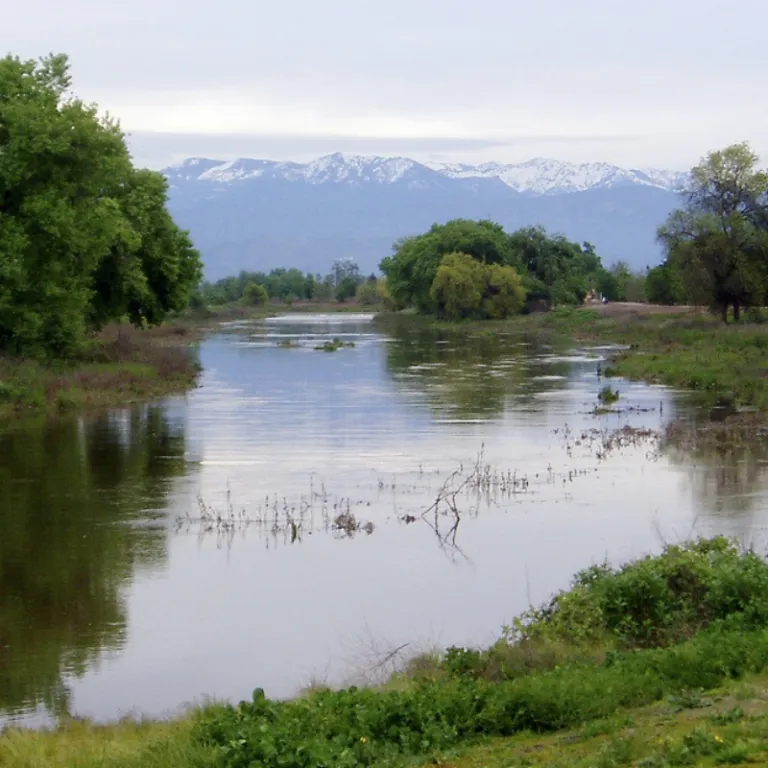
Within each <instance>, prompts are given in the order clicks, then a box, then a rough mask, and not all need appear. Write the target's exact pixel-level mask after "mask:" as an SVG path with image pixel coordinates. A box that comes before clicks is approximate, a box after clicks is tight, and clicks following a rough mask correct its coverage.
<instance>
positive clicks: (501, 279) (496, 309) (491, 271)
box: [483, 264, 525, 320]
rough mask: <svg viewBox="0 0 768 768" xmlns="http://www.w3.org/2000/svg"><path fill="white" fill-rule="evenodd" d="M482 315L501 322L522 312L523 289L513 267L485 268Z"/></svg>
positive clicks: (498, 265)
mask: <svg viewBox="0 0 768 768" xmlns="http://www.w3.org/2000/svg"><path fill="white" fill-rule="evenodd" d="M485 280H486V285H485V298H484V299H483V314H484V315H485V316H486V317H488V318H490V319H492V320H503V319H504V318H505V317H510V316H512V315H516V314H518V313H519V312H521V311H522V309H523V305H524V304H525V288H524V287H523V283H522V280H521V279H520V276H519V275H518V273H517V271H516V270H515V269H514V268H513V267H504V266H502V265H501V264H491V265H489V266H487V267H485Z"/></svg>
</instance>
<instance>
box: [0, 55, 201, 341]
mask: <svg viewBox="0 0 768 768" xmlns="http://www.w3.org/2000/svg"><path fill="white" fill-rule="evenodd" d="M69 87H70V78H69V72H68V63H67V59H66V57H65V56H63V55H58V56H49V57H48V58H46V59H43V60H42V61H39V62H35V61H22V60H20V59H18V58H14V57H11V56H8V57H6V58H4V59H0V349H5V350H7V351H10V352H14V353H45V354H50V355H62V354H66V353H69V352H71V351H72V350H73V349H75V348H76V347H77V346H78V345H79V344H80V343H81V342H82V341H83V339H84V337H85V334H86V332H87V331H88V330H89V329H90V328H91V327H94V326H96V327H98V326H99V325H100V324H102V323H103V322H105V321H106V320H108V319H112V318H117V317H120V316H122V315H124V314H128V315H130V316H131V319H133V320H134V321H136V322H143V321H146V322H149V323H153V322H158V321H159V320H161V319H162V316H163V314H164V313H165V312H166V311H168V310H169V309H180V308H182V307H183V306H184V305H185V303H186V301H187V298H188V295H189V292H190V291H191V289H192V287H193V286H194V284H195V283H196V282H197V281H198V280H199V268H200V267H199V256H198V254H197V253H196V252H195V251H194V249H192V247H191V244H190V243H189V240H188V238H187V237H186V235H185V234H184V233H182V232H180V231H179V230H178V229H177V228H176V227H175V225H174V224H173V222H172V221H171V219H170V217H169V216H168V214H167V212H166V210H165V182H164V180H163V179H162V177H161V176H160V175H159V174H155V173H151V172H149V171H136V170H134V169H133V167H132V165H131V161H130V156H129V154H128V151H127V149H126V146H125V141H124V138H123V135H122V133H121V131H120V129H119V127H118V125H117V124H116V123H114V122H113V121H111V120H109V119H106V118H104V119H102V118H99V116H98V114H97V111H96V107H95V106H92V105H86V104H84V103H82V102H81V101H79V100H77V99H75V98H73V97H71V96H70V95H69Z"/></svg>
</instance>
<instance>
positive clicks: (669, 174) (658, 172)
mask: <svg viewBox="0 0 768 768" xmlns="http://www.w3.org/2000/svg"><path fill="white" fill-rule="evenodd" d="M201 167H202V168H203V170H202V172H200V173H197V174H196V171H197V170H198V169H200V168H201ZM163 173H164V174H165V176H166V178H168V180H169V182H170V183H171V185H174V184H179V183H184V182H190V181H200V182H204V183H211V184H230V183H238V182H244V181H249V180H253V179H256V178H263V177H266V178H269V179H272V180H277V179H282V180H285V181H291V182H296V181H303V182H305V183H308V184H313V185H315V184H326V183H347V184H352V185H359V184H364V183H374V184H395V183H405V184H408V185H410V186H411V187H418V186H424V185H429V184H430V183H435V182H436V181H437V179H436V178H435V177H434V176H433V175H432V174H436V175H437V176H438V177H443V178H448V179H499V180H500V181H501V182H502V183H503V184H505V185H506V186H507V187H509V188H510V189H512V190H514V191H516V192H519V193H521V194H529V195H537V196H538V195H557V194H572V193H574V192H584V191H587V190H589V189H598V188H611V187H615V186H624V185H633V184H635V185H640V186H649V187H655V188H658V189H664V190H666V191H671V192H674V191H677V190H678V189H680V188H681V186H682V185H683V184H684V183H685V180H686V178H687V174H685V173H682V172H678V171H670V170H663V169H659V168H622V167H620V166H616V165H612V164H610V163H602V162H593V163H573V162H567V161H561V160H552V159H548V158H542V157H538V158H532V159H530V160H526V161H525V162H521V163H497V162H485V163H481V164H479V165H472V164H469V163H442V162H441V163H437V162H425V163H421V162H418V161H416V160H412V159H411V158H408V157H381V156H377V155H347V154H344V153H341V152H335V153H333V154H330V155H324V156H321V157H318V158H316V159H314V160H310V161H308V162H306V163H299V162H296V161H279V160H262V159H257V158H239V159H237V160H226V161H223V160H216V159H213V158H200V157H197V158H189V159H188V160H184V161H182V162H181V163H179V164H177V165H174V166H170V167H168V168H165V169H164V170H163Z"/></svg>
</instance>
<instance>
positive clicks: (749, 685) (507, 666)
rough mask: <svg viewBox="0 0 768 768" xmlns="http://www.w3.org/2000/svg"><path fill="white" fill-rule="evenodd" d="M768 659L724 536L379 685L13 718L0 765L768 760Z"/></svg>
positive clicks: (752, 593)
mask: <svg viewBox="0 0 768 768" xmlns="http://www.w3.org/2000/svg"><path fill="white" fill-rule="evenodd" d="M766 671H768V564H766V562H765V561H764V560H763V559H762V558H760V557H758V556H757V555H754V554H751V553H743V552H740V551H739V550H737V549H736V548H735V547H734V546H733V545H731V544H729V543H728V542H727V541H725V540H723V539H715V540H711V541H702V542H698V543H695V544H690V545H685V546H679V547H668V548H667V549H666V550H665V552H664V553H663V554H662V555H660V556H657V557H649V558H645V559H642V560H639V561H637V562H634V563H631V564H629V565H627V566H624V567H621V568H618V569H613V568H609V567H608V566H606V565H600V566H595V567H591V568H589V569H587V570H585V571H583V572H581V573H579V574H577V576H576V578H575V579H574V582H573V585H572V587H571V588H570V589H569V590H567V591H565V592H563V593H561V594H559V595H557V596H555V597H554V598H553V599H552V600H551V601H550V602H549V603H547V604H545V605H543V606H541V607H540V608H538V609H531V610H530V611H528V612H527V613H526V614H524V615H522V616H520V617H518V618H517V619H516V620H515V621H513V622H512V624H511V625H510V627H508V628H506V629H505V631H504V633H503V636H502V638H501V639H500V640H499V641H498V642H497V643H496V644H495V645H494V646H492V647H491V648H488V649H485V650H475V649H467V648H451V649H448V650H447V651H446V652H445V654H443V655H442V656H440V657H433V656H430V657H424V658H420V659H413V660H411V662H410V663H409V664H407V665H406V666H405V667H404V669H403V671H402V672H401V673H400V674H399V675H398V676H397V677H396V678H394V679H393V680H392V681H391V682H390V684H389V685H387V686H386V687H385V688H384V689H382V690H366V689H356V688H350V689H346V690H343V691H331V690H316V691H314V692H312V693H310V694H308V695H307V696H305V697H302V698H299V699H296V700H293V701H288V702H278V701H270V700H268V699H266V698H265V697H264V695H263V693H262V692H261V691H259V690H256V691H254V695H253V697H252V699H251V700H250V701H247V702H241V703H240V705H238V706H228V705H226V706H223V705H212V706H208V707H206V708H204V709H202V710H200V711H197V712H194V713H191V714H189V715H188V716H186V717H184V718H182V719H180V720H178V721H175V722H172V723H157V724H135V723H130V722H126V723H122V724H118V725H114V726H106V727H95V726H91V725H88V724H85V723H70V724H67V725H64V726H62V727H61V728H59V729H57V730H55V731H51V732H47V733H37V732H30V731H8V732H7V733H5V734H3V735H2V736H1V737H0V765H14V766H21V767H23V768H25V767H26V766H33V765H34V766H40V767H41V768H46V766H54V765H56V766H62V767H63V768H68V767H69V766H78V767H79V768H90V767H91V766H103V767H104V768H109V767H111V766H122V767H123V768H129V767H132V766H150V768H151V767H152V766H156V765H157V766H159V765H173V766H179V768H185V766H190V767H191V766H197V767H198V768H200V767H201V766H220V767H221V768H245V767H246V766H265V767H270V766H275V768H277V766H296V767H297V768H302V767H305V768H309V767H310V766H313V767H315V766H342V767H343V766H350V767H351V766H358V765H381V766H385V765H389V766H404V765H418V764H443V765H456V766H460V765H467V766H470V765H488V766H494V765H499V766H501V765H505V766H508V765H563V766H570V765H599V766H613V765H629V764H640V763H639V762H638V761H640V760H641V759H646V758H647V759H649V760H651V762H646V763H643V764H644V765H658V766H666V765H707V764H737V763H744V762H747V761H749V760H752V761H759V760H763V759H765V758H766V746H768V742H767V741H766V736H768V719H766V718H764V717H763V714H764V713H765V712H766V711H768V704H766V700H767V699H768V693H766V688H765V673H766ZM547 734H551V735H547Z"/></svg>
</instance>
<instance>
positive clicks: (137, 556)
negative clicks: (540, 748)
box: [0, 315, 764, 720]
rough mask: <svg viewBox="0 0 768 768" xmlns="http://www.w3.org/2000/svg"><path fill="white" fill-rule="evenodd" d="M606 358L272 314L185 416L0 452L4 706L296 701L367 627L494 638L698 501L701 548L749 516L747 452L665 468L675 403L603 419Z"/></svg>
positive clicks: (101, 425)
mask: <svg viewBox="0 0 768 768" xmlns="http://www.w3.org/2000/svg"><path fill="white" fill-rule="evenodd" d="M334 337H338V338H340V339H342V340H344V341H353V342H354V343H355V346H354V347H343V348H341V349H339V350H338V351H335V352H332V353H325V352H321V351H316V350H315V347H317V346H322V344H323V342H324V341H327V340H328V339H331V338H334ZM606 352H607V350H600V349H593V350H576V351H573V350H571V351H566V352H565V353H564V354H563V353H561V352H560V351H558V350H552V349H548V348H546V347H544V346H542V345H540V344H537V343H536V340H535V339H525V338H521V337H515V336H513V335H493V334H482V333H477V332H474V331H472V332H471V334H470V335H467V334H462V333H451V334H448V333H445V332H444V331H434V330H433V329H426V328H424V327H421V328H419V327H416V326H413V325H410V326H403V327H401V328H398V329H395V330H394V331H393V332H392V333H382V332H379V331H378V330H377V329H376V328H375V327H373V326H372V325H371V323H370V318H363V317H355V316H348V315H346V316H345V315H339V316H327V317H317V316H313V317H291V318H283V319H280V318H274V319H270V320H269V321H266V322H264V323H259V324H248V323H244V324H233V325H231V326H228V327H225V328H223V329H222V331H221V332H220V333H217V334H215V335H212V336H211V337H209V338H208V339H206V340H205V342H204V343H203V344H202V345H201V349H200V355H201V362H202V363H203V366H204V373H203V377H202V382H201V383H202V386H201V387H200V388H198V389H196V390H194V391H193V392H191V393H190V394H189V396H188V397H187V398H181V399H174V400H172V401H166V402H164V403H163V404H160V405H157V406H154V407H149V408H139V409H132V410H129V411H115V412H113V413H111V414H108V415H103V416H99V417H96V418H92V419H91V418H89V419H83V420H80V421H64V422H60V423H58V424H49V425H38V426H35V427H28V428H25V429H23V430H19V431H17V432H15V433H8V434H5V435H2V436H0V531H2V538H0V712H2V711H5V712H9V711H10V712H21V711H25V710H30V709H31V708H34V707H35V706H38V707H40V708H41V709H42V708H44V707H47V708H48V709H49V710H50V711H51V712H53V713H60V712H63V711H67V710H69V711H71V712H72V713H74V714H78V715H86V716H91V717H94V718H97V719H100V720H104V719H112V718H115V717H119V716H120V715H121V714H123V713H125V712H126V711H128V710H131V709H133V708H135V710H136V711H138V712H141V713H146V714H148V715H163V714H166V713H167V712H168V711H169V710H171V711H172V710H173V708H175V707H177V706H179V705H180V704H182V703H184V702H190V701H194V700H196V699H199V698H200V697H203V696H214V697H219V698H223V699H239V698H242V697H247V696H248V694H249V692H250V691H251V690H252V689H253V688H254V687H255V686H257V685H258V686H260V687H263V688H264V689H265V690H266V691H267V693H268V694H269V695H270V696H291V695H293V694H295V693H296V691H297V690H298V689H299V688H300V687H301V686H302V685H305V684H306V683H307V681H308V680H309V679H310V678H311V677H313V676H317V677H320V678H322V679H327V680H328V682H330V683H333V684H335V683H341V682H344V680H345V676H346V674H347V673H348V672H349V658H350V653H349V649H348V648H345V645H347V644H348V643H349V641H350V638H352V637H355V636H359V635H360V633H361V632H366V633H370V636H372V637H374V636H375V637H377V638H381V637H386V638H391V639H392V640H393V643H394V644H395V645H399V644H402V643H406V644H409V645H410V646H411V647H413V646H415V645H417V644H420V643H425V644H431V643H434V644H437V645H442V646H444V645H449V644H469V643H486V642H491V641H493V640H494V639H495V637H496V636H497V634H498V631H499V628H500V627H501V625H502V624H503V623H505V622H508V621H509V619H510V618H512V617H513V616H514V615H516V614H517V613H519V612H520V611H521V610H523V609H525V608H526V607H527V606H528V605H529V603H530V602H531V601H533V602H535V603H538V602H540V601H542V600H545V599H546V598H547V597H548V596H549V595H550V594H551V593H552V592H553V591H555V590H557V589H560V588H562V587H564V586H565V585H567V583H568V581H569V579H570V578H571V576H572V575H573V573H574V572H575V571H577V570H579V569H581V568H583V567H585V566H587V565H589V564H590V562H599V561H601V560H602V559H603V558H605V557H606V556H607V557H609V558H610V559H611V560H614V561H621V560H624V559H627V558H630V557H634V556H639V555H641V554H644V553H646V552H648V551H652V550H654V549H655V548H658V547H660V546H661V543H662V539H661V538H660V536H659V533H660V532H661V534H663V535H664V536H665V537H666V538H668V539H669V538H674V537H675V536H687V535H690V533H691V532H692V530H693V524H694V523H695V521H696V520H697V518H698V516H700V514H701V511H702V509H703V508H704V505H705V504H710V505H714V504H715V502H714V501H713V499H716V498H719V499H720V501H719V502H717V506H715V507H713V508H716V509H717V511H718V515H719V517H717V516H714V515H711V516H710V521H711V526H710V527H711V530H712V531H726V532H727V531H728V530H730V528H729V527H731V528H732V527H734V526H735V525H736V522H735V521H739V520H740V519H744V525H745V526H746V525H748V524H750V523H749V522H748V521H746V517H747V516H748V514H750V513H749V512H747V511H746V510H748V509H753V510H754V515H755V517H754V520H752V521H751V523H756V522H758V521H759V514H760V509H761V507H760V505H758V504H757V503H755V502H754V501H753V502H750V503H749V504H747V503H746V502H744V501H743V499H740V496H741V495H743V494H749V493H755V494H756V493H760V492H761V489H764V485H761V483H762V482H763V481H762V479H761V478H762V474H761V473H762V465H761V464H760V461H762V460H764V455H763V454H761V455H760V456H756V464H753V465H751V466H752V468H751V469H749V470H746V469H745V468H744V466H745V465H744V464H743V463H739V462H740V461H741V460H737V461H736V463H735V464H734V465H733V466H732V467H731V465H729V464H727V463H726V464H725V465H724V464H723V460H722V459H720V460H719V463H717V462H715V463H713V464H712V465H711V468H710V464H709V463H708V461H709V459H707V458H706V457H704V456H701V457H695V458H694V461H693V464H691V460H690V459H689V458H685V457H680V458H678V459H675V461H672V460H670V457H669V456H667V455H664V454H661V455H659V453H658V451H657V450H656V448H657V444H656V441H655V431H656V430H659V429H662V428H663V427H664V425H665V423H666V422H667V421H669V420H673V419H675V418H676V417H677V416H679V415H680V413H688V412H690V411H691V406H690V403H688V402H687V401H686V400H685V398H683V397H681V396H679V395H678V394H676V393H672V392H669V391H668V390H665V389H663V388H653V387H647V386H645V385H642V384H638V383H630V382H619V383H618V384H615V386H617V387H618V388H619V389H620V390H621V398H620V401H619V403H618V404H617V405H618V410H617V412H612V413H604V414H601V415H596V414H595V413H594V412H593V409H594V406H595V405H596V403H597V393H598V391H599V389H600V387H601V386H602V385H603V384H604V383H605V382H604V381H601V380H600V379H599V378H598V375H597V369H598V365H597V358H598V357H600V356H601V355H604V354H606ZM662 403H663V413H662V409H661V407H660V405H661V404H662ZM617 430H618V431H617ZM185 451H186V456H190V455H192V456H194V457H195V459H196V460H195V461H194V462H192V461H189V460H188V459H186V458H185ZM478 456H480V459H479V460H478ZM692 467H694V469H692ZM724 467H725V468H724ZM707 472H709V473H710V475H707ZM704 477H709V478H710V479H708V480H706V482H705V481H704ZM468 478H469V480H468ZM465 481H466V482H465ZM696 483H698V484H699V485H696ZM713 483H714V485H713ZM750 483H751V485H750ZM750 489H751V490H750ZM438 500H439V502H440V503H438V504H436V503H435V502H436V501H438ZM457 513H458V514H457ZM741 524H742V523H738V525H741ZM694 532H695V531H694ZM129 630H130V631H129ZM352 642H353V644H354V641H352ZM352 650H354V649H352ZM358 650H359V649H358ZM80 675H82V677H79V676H80Z"/></svg>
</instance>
